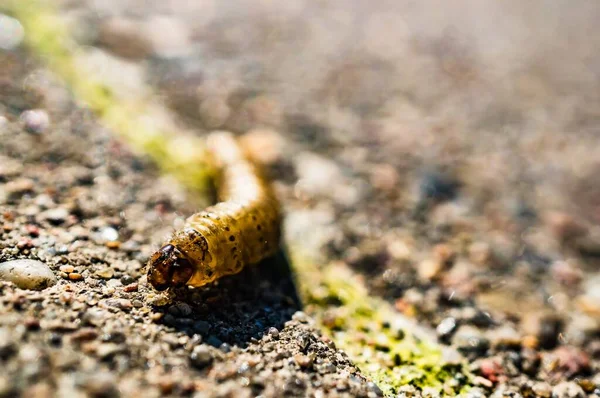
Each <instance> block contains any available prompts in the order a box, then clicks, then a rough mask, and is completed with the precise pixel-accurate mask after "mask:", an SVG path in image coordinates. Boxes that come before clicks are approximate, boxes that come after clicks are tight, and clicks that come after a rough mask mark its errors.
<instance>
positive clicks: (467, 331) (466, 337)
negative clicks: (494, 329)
mask: <svg viewBox="0 0 600 398" xmlns="http://www.w3.org/2000/svg"><path fill="white" fill-rule="evenodd" d="M452 345H453V346H455V347H456V348H457V349H458V350H459V351H460V352H461V353H463V354H464V355H467V356H468V357H475V358H476V357H479V356H482V355H484V354H485V353H486V352H487V350H488V348H489V346H490V343H489V340H488V339H487V338H486V337H485V336H484V335H483V333H482V332H481V331H480V330H479V329H478V328H476V327H474V326H470V325H463V326H461V327H460V328H458V330H457V331H456V333H455V334H454V336H453V337H452Z"/></svg>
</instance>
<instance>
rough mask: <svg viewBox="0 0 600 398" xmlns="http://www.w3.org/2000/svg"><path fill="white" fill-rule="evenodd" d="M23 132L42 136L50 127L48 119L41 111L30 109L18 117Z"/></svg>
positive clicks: (45, 113)
mask: <svg viewBox="0 0 600 398" xmlns="http://www.w3.org/2000/svg"><path fill="white" fill-rule="evenodd" d="M19 118H20V120H21V122H22V123H23V127H24V128H25V130H26V131H27V132H29V133H32V134H42V133H44V132H45V131H46V130H47V129H48V127H49V126H50V117H49V116H48V113H47V112H46V111H45V110H43V109H31V110H27V111H25V112H23V113H21V116H20V117H19Z"/></svg>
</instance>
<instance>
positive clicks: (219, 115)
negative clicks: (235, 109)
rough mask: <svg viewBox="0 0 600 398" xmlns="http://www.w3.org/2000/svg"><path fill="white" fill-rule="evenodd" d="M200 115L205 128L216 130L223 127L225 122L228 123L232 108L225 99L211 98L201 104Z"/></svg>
mask: <svg viewBox="0 0 600 398" xmlns="http://www.w3.org/2000/svg"><path fill="white" fill-rule="evenodd" d="M198 113H199V114H200V117H201V118H202V123H203V124H204V127H206V128H208V129H216V128H219V127H223V125H224V124H225V122H227V119H229V116H230V115H231V108H230V107H229V105H228V104H227V101H226V100H225V99H224V98H220V97H209V98H205V99H203V100H202V102H200V105H199V107H198Z"/></svg>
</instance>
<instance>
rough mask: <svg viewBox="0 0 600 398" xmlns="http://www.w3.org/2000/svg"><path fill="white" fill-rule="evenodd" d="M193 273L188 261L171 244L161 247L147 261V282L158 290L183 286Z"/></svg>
mask: <svg viewBox="0 0 600 398" xmlns="http://www.w3.org/2000/svg"><path fill="white" fill-rule="evenodd" d="M193 273H194V267H193V266H192V264H191V263H190V261H189V260H188V259H187V258H186V257H185V255H184V254H183V253H182V252H181V251H180V250H179V249H177V248H176V247H175V246H173V245H171V244H168V245H165V246H163V247H161V248H160V250H158V251H157V252H156V253H154V254H153V255H152V257H151V258H150V261H149V262H148V282H150V284H151V285H152V286H153V287H154V288H155V289H156V290H159V291H162V290H166V289H168V288H170V287H180V286H185V284H186V283H187V281H188V280H189V279H190V278H191V277H192V274H193Z"/></svg>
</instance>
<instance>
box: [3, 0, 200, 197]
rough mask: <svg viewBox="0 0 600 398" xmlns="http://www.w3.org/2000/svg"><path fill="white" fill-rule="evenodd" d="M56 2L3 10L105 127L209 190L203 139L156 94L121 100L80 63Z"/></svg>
mask: <svg viewBox="0 0 600 398" xmlns="http://www.w3.org/2000/svg"><path fill="white" fill-rule="evenodd" d="M53 4H54V3H53V2H50V1H36V0H8V2H7V3H5V4H3V5H1V6H0V10H1V9H5V10H6V12H8V13H9V14H12V15H14V16H15V17H16V18H17V19H18V20H19V21H20V22H21V23H22V24H23V27H24V29H25V43H26V44H27V46H28V47H29V48H30V49H32V50H33V51H34V52H35V53H36V54H37V55H38V56H39V57H40V58H41V59H42V60H43V61H44V62H45V63H46V65H48V66H49V67H50V68H51V69H52V70H53V71H54V72H55V73H56V74H57V75H58V76H60V77H61V78H62V79H64V80H65V81H66V82H67V83H68V85H69V86H70V87H71V89H72V90H73V92H74V95H75V98H77V99H78V100H80V101H83V102H84V103H85V104H86V105H87V106H89V107H90V109H92V110H93V111H94V112H95V113H96V114H97V115H98V116H99V117H100V119H101V120H102V123H103V124H104V125H105V126H107V127H108V128H110V129H111V130H112V131H113V132H114V133H116V134H118V135H119V136H120V137H121V138H122V139H124V140H125V141H126V142H127V143H128V144H129V145H130V146H131V147H132V148H133V149H134V150H135V151H138V152H139V153H143V154H146V155H149V156H150V157H152V158H153V160H154V161H155V162H156V164H158V165H159V167H161V168H162V170H163V171H164V172H166V173H169V174H173V175H175V176H176V177H177V178H178V179H180V180H181V181H182V182H183V183H184V184H185V185H186V186H188V187H191V188H192V189H194V190H197V191H200V192H205V190H206V187H207V181H208V178H209V177H210V175H209V173H210V168H208V167H206V162H205V159H206V156H205V152H204V144H203V141H202V140H201V139H200V138H197V137H194V136H192V135H187V134H182V133H181V131H178V130H179V129H178V128H177V126H176V125H175V123H174V122H172V121H170V120H168V118H165V117H164V116H165V115H164V112H163V110H162V107H161V106H160V104H157V103H156V102H155V101H153V100H152V99H151V98H146V97H142V96H140V98H137V97H128V98H120V97H119V96H117V95H116V93H115V90H114V88H113V87H110V86H109V85H108V84H107V83H105V82H102V81H100V80H99V79H98V78H97V77H96V76H94V75H93V73H90V70H89V69H86V68H85V65H82V64H81V63H78V62H76V61H77V59H78V58H79V57H80V55H82V54H83V53H84V51H83V49H82V48H81V47H80V46H77V44H76V43H74V42H73V40H72V39H71V36H70V35H69V34H68V27H67V26H66V25H65V23H64V21H63V20H61V19H60V18H59V16H58V13H57V12H56V10H55V9H54V8H53Z"/></svg>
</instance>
